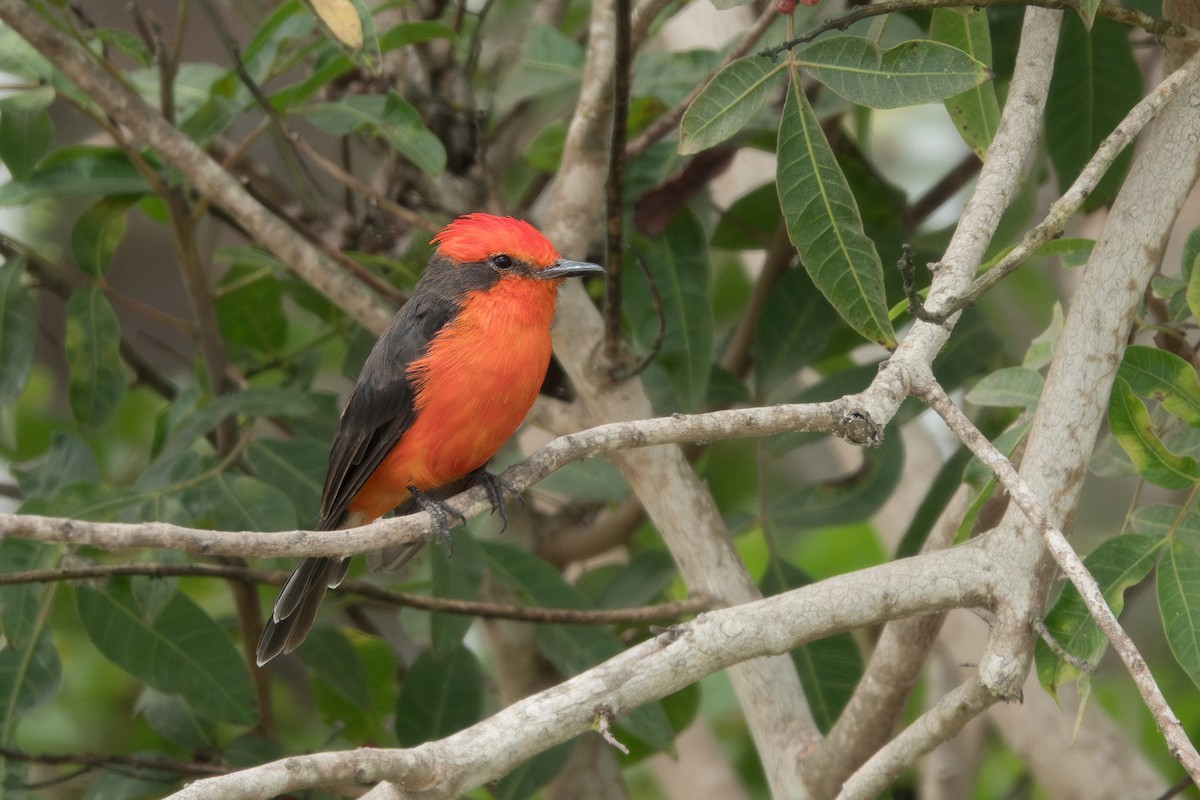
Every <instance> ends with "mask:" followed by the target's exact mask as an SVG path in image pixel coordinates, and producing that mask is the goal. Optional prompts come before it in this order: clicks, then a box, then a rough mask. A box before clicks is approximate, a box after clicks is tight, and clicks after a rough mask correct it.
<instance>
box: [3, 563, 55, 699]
mask: <svg viewBox="0 0 1200 800" xmlns="http://www.w3.org/2000/svg"><path fill="white" fill-rule="evenodd" d="M58 553H59V548H57V547H51V546H50V545H47V544H44V543H42V542H35V541H32V540H29V539H4V540H3V541H0V573H3V574H5V575H10V574H12V573H14V572H23V571H25V570H30V569H41V568H43V567H53V566H55V564H56V562H57V561H58ZM43 591H45V587H43V586H42V585H40V584H36V583H13V584H8V585H5V586H0V630H3V632H4V641H5V642H7V644H8V646H9V647H23V646H25V645H26V644H28V643H29V642H30V640H31V639H32V638H33V637H34V636H35V635H36V633H37V631H38V609H39V606H40V605H41V600H42V592H43ZM3 685H4V684H3V682H2V681H0V687H2V686H3ZM0 691H3V689H0Z"/></svg>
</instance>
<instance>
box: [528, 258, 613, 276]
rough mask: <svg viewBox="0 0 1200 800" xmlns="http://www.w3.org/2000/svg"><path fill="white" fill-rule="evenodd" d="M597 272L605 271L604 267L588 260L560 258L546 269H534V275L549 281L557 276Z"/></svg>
mask: <svg viewBox="0 0 1200 800" xmlns="http://www.w3.org/2000/svg"><path fill="white" fill-rule="evenodd" d="M596 272H600V273H602V272H604V267H602V266H600V265H599V264H592V263H590V262H587V261H568V260H567V259H565V258H560V259H559V260H558V261H555V262H554V263H553V264H551V265H550V266H548V267H546V268H545V269H539V270H536V271H534V273H533V276H534V277H535V278H540V279H542V280H546V281H549V280H554V279H555V278H570V277H573V276H575V275H590V274H592V273H596Z"/></svg>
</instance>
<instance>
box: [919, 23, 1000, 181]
mask: <svg viewBox="0 0 1200 800" xmlns="http://www.w3.org/2000/svg"><path fill="white" fill-rule="evenodd" d="M929 35H930V37H931V38H933V39H935V40H936V41H939V42H942V43H944V44H948V45H950V46H952V47H957V48H958V49H960V50H962V51H964V52H966V53H968V54H969V55H970V56H971V57H972V58H974V59H976V60H977V61H978V62H979V63H981V64H983V65H985V66H989V67H990V66H991V63H992V38H991V35H990V31H989V30H988V17H987V11H985V10H984V9H982V8H935V9H934V10H933V21H932V22H931V23H930V26H929ZM943 102H944V103H945V106H946V111H947V113H949V114H950V119H952V120H953V121H954V127H955V129H957V130H958V132H959V135H961V136H962V138H963V141H965V142H966V143H967V146H968V147H970V148H971V150H972V151H973V152H974V153H975V155H977V156H979V158H980V159H982V158H984V157H985V156H986V155H987V149H988V146H989V145H991V143H992V137H993V136H995V135H996V128H997V127H998V126H999V125H1000V102H999V100H997V99H996V86H995V83H994V82H992V81H984V82H983V83H980V84H978V85H976V86H974V87H972V88H970V89H967V90H966V91H964V92H960V93H959V94H956V95H953V96H951V97H947V98H946V99H945V100H944V101H943Z"/></svg>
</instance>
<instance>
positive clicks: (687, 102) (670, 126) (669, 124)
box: [625, 3, 779, 160]
mask: <svg viewBox="0 0 1200 800" xmlns="http://www.w3.org/2000/svg"><path fill="white" fill-rule="evenodd" d="M778 16H779V12H778V11H776V10H775V6H774V4H773V3H768V4H767V6H766V8H764V9H763V11H762V13H761V14H759V15H758V19H756V20H755V21H754V24H753V25H752V26H751V27H750V30H748V31H746V35H745V36H743V37H742V40H741V41H740V42H738V43H737V46H736V47H734V48H733V49H732V50H730V51H729V52H728V53H726V54H725V57H724V58H722V59H721V61H720V62H719V63H718V64H717V66H716V68H715V69H714V70H713V71H712V72H711V73H709V74H708V75H707V76H705V78H704V80H702V81H697V82H696V85H695V86H694V87H693V88H692V90H691V91H689V92H688V93H687V96H686V97H684V98H683V99H682V100H680V101H679V102H678V103H677V104H676V105H675V107H674V108H672V109H671V110H670V111H668V112H667V113H665V114H663V115H662V116H660V117H659V118H658V119H656V120H654V122H653V123H651V124H650V126H649V127H647V128H646V129H645V130H644V131H642V132H641V133H639V134H638V135H637V136H636V137H634V139H633V140H632V141H630V142H629V145H628V146H627V147H626V148H625V155H626V157H628V158H629V159H630V160H633V159H635V158H637V157H638V156H640V155H641V154H642V153H645V152H646V151H647V150H649V149H650V145H652V144H654V143H655V142H657V141H658V140H659V139H661V138H663V137H664V136H666V135H667V134H668V133H670V132H671V131H673V130H675V128H676V127H677V126H678V125H679V121H680V120H681V119H683V115H684V114H685V113H687V110H688V108H689V107H690V106H691V105H692V101H694V100H695V99H696V98H697V97H699V96H700V92H701V91H703V89H704V87H705V86H707V85H708V82H709V81H711V80H712V79H713V78H714V77H715V76H716V74H717V73H718V72H720V71H721V70H723V69H725V67H727V66H729V65H730V64H732V63H733V62H734V61H736V60H737V59H739V58H741V57H742V56H744V55H746V54H747V53H749V52H750V48H752V47H754V45H755V44H756V43H757V42H758V40H759V39H761V38H762V36H763V34H764V33H766V32H767V28H769V27H770V26H771V23H772V22H774V21H775V19H776V18H777V17H778Z"/></svg>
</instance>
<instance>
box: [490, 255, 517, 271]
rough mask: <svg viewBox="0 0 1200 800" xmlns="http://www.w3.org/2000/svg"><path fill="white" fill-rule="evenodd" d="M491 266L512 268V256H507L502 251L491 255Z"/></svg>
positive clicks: (505, 268) (504, 268)
mask: <svg viewBox="0 0 1200 800" xmlns="http://www.w3.org/2000/svg"><path fill="white" fill-rule="evenodd" d="M492 266H493V267H495V268H496V269H503V270H510V269H512V268H513V260H512V256H507V255H505V254H504V253H500V254H499V255H494V256H492Z"/></svg>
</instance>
